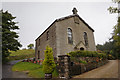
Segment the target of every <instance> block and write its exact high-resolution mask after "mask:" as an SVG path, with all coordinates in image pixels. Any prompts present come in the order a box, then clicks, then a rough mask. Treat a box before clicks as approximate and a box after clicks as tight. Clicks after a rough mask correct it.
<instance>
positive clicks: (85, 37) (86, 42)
mask: <svg viewBox="0 0 120 80" xmlns="http://www.w3.org/2000/svg"><path fill="white" fill-rule="evenodd" d="M84 40H85V46H88V38H87V33H86V32H84Z"/></svg>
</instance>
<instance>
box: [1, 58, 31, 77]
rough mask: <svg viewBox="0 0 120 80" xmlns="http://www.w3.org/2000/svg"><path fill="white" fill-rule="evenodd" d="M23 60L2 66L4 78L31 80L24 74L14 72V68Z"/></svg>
mask: <svg viewBox="0 0 120 80" xmlns="http://www.w3.org/2000/svg"><path fill="white" fill-rule="evenodd" d="M19 61H21V60H16V61H11V62H8V63H7V64H4V65H2V78H30V77H28V76H27V74H25V73H23V72H14V71H12V66H13V65H14V64H16V63H17V62H19Z"/></svg>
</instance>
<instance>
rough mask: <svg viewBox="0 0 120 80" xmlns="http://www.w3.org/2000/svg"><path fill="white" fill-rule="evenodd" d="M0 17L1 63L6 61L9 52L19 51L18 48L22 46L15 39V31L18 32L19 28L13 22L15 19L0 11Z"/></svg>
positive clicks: (16, 36) (16, 35) (16, 34)
mask: <svg viewBox="0 0 120 80" xmlns="http://www.w3.org/2000/svg"><path fill="white" fill-rule="evenodd" d="M0 15H1V17H2V23H0V26H2V28H1V29H2V61H3V63H4V62H5V61H6V60H7V57H8V56H9V54H10V52H9V50H11V51H16V50H19V47H21V46H22V45H21V44H20V43H19V42H18V40H17V38H18V37H19V36H18V33H16V32H15V30H18V29H19V27H18V26H17V25H16V24H17V22H15V21H14V19H15V18H16V17H13V16H12V14H11V13H9V12H8V11H5V12H4V11H3V10H1V11H0Z"/></svg>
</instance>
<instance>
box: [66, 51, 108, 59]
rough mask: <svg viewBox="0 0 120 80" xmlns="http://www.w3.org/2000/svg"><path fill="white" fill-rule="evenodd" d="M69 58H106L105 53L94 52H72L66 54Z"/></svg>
mask: <svg viewBox="0 0 120 80" xmlns="http://www.w3.org/2000/svg"><path fill="white" fill-rule="evenodd" d="M67 54H68V55H69V56H71V57H99V58H107V55H106V54H105V53H98V52H96V51H72V52H70V53H67Z"/></svg>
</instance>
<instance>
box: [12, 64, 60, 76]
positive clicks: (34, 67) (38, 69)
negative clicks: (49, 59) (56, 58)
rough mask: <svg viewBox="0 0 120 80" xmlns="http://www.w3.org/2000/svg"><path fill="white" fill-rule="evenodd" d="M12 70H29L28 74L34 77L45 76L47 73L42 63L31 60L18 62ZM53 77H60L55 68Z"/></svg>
mask: <svg viewBox="0 0 120 80" xmlns="http://www.w3.org/2000/svg"><path fill="white" fill-rule="evenodd" d="M12 71H27V72H28V76H30V77H33V78H44V77H45V76H44V75H45V73H44V72H43V70H42V65H39V64H34V63H30V62H18V63H16V64H15V65H14V66H13V67H12ZM52 75H53V77H58V72H57V70H56V69H55V70H54V72H53V73H52Z"/></svg>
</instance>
